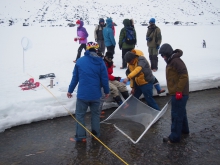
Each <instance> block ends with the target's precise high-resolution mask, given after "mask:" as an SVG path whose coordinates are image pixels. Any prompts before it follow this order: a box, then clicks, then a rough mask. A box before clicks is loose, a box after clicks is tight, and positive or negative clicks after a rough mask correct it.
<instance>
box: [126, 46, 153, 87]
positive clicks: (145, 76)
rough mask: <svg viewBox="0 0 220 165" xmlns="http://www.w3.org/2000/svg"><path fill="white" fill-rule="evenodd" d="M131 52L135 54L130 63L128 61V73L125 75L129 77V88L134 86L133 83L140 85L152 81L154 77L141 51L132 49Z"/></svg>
mask: <svg viewBox="0 0 220 165" xmlns="http://www.w3.org/2000/svg"><path fill="white" fill-rule="evenodd" d="M131 52H133V53H134V54H135V55H136V56H137V57H136V58H135V59H134V60H133V61H132V63H128V69H129V71H130V74H128V76H127V77H128V78H129V79H130V86H131V88H134V87H135V85H138V86H141V85H144V84H147V83H148V82H153V81H154V79H155V78H154V76H153V74H152V71H151V68H150V65H149V63H148V61H147V59H146V58H145V57H144V54H143V52H142V51H141V50H137V49H133V50H132V51H131Z"/></svg>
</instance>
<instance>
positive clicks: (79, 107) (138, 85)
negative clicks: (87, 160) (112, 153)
mask: <svg viewBox="0 0 220 165" xmlns="http://www.w3.org/2000/svg"><path fill="white" fill-rule="evenodd" d="M78 23H79V25H77V26H78V29H81V30H79V32H78V30H77V35H78V37H77V38H75V40H76V41H77V40H79V43H81V45H80V47H79V49H78V54H77V59H76V60H75V61H74V62H75V63H76V64H75V67H74V69H73V76H72V80H71V82H70V85H69V89H68V92H67V97H68V98H71V97H72V93H73V91H74V89H75V88H76V86H77V85H78V92H77V100H76V110H75V115H76V119H77V121H78V122H79V123H81V124H82V125H83V126H85V121H84V120H85V119H84V118H85V114H86V111H87V109H88V107H89V108H90V111H91V132H92V134H93V135H94V136H95V137H97V138H98V137H100V124H99V123H100V102H101V100H105V99H106V98H108V96H109V94H111V95H113V98H114V99H115V101H116V102H117V103H118V105H121V104H122V100H121V97H120V95H119V94H120V93H121V95H122V96H123V97H124V99H125V100H126V99H127V98H128V97H129V93H128V90H127V88H126V85H125V84H126V83H127V81H130V87H131V94H132V95H134V97H136V98H138V99H139V97H140V96H141V95H142V94H143V95H144V98H145V101H146V103H147V104H148V106H150V107H152V108H154V109H155V110H160V108H159V106H158V105H157V103H156V101H155V100H154V98H153V86H155V88H156V89H157V88H158V90H157V92H158V94H160V93H162V92H165V90H164V89H161V88H160V85H159V83H158V80H157V79H156V78H155V76H154V75H153V73H152V72H154V71H157V69H158V66H157V65H158V64H157V63H158V54H161V56H162V58H163V59H164V60H165V62H166V63H167V66H166V80H167V88H168V91H169V94H170V95H171V106H172V108H171V116H172V124H171V134H170V135H169V136H168V137H165V138H163V141H164V142H167V143H176V142H180V139H181V135H182V134H189V127H188V120H187V113H186V103H187V100H188V95H189V78H188V71H187V67H186V65H185V64H184V62H183V60H182V59H181V58H180V57H181V56H182V55H183V52H182V50H180V49H176V50H173V48H172V47H171V45H170V44H167V43H165V44H163V45H162V46H161V47H160V44H161V42H162V36H161V31H160V29H159V27H157V26H156V25H155V19H154V18H151V19H150V21H149V24H150V25H149V27H148V31H147V35H146V40H147V45H148V52H149V59H150V63H149V62H148V61H147V59H146V58H145V57H144V54H143V52H142V51H141V50H137V49H135V44H136V43H133V45H132V44H127V42H124V39H125V37H126V30H127V28H133V30H134V26H131V25H132V20H129V19H124V21H123V24H124V28H122V29H121V31H120V36H119V48H120V49H122V67H121V68H122V69H124V68H126V69H127V70H126V76H127V78H125V79H124V80H123V82H120V80H121V77H115V76H113V75H112V74H113V68H114V63H113V58H114V49H115V45H116V43H115V39H114V29H113V28H112V27H113V25H112V23H113V22H112V20H111V18H107V19H106V25H105V23H104V19H100V20H99V25H98V26H97V27H96V28H95V41H96V42H97V43H96V42H87V39H86V38H87V37H88V33H87V32H86V30H85V28H83V22H82V21H79V22H78ZM102 34H103V35H102ZM134 36H136V32H135V30H134ZM105 47H106V48H107V52H106V53H105ZM83 48H84V49H85V50H86V51H85V53H84V56H83V57H81V58H80V54H81V51H82V49H83ZM119 92H120V93H119ZM78 122H77V123H76V135H75V140H76V141H85V139H86V130H85V129H84V128H83V127H82V126H81V124H79V123H78Z"/></svg>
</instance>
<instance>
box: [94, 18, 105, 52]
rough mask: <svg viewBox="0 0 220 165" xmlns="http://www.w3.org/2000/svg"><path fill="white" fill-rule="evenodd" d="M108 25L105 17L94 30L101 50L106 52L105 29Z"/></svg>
mask: <svg viewBox="0 0 220 165" xmlns="http://www.w3.org/2000/svg"><path fill="white" fill-rule="evenodd" d="M105 26H106V24H105V21H104V19H103V18H100V19H99V25H97V26H96V28H95V31H94V37H95V41H96V42H97V43H98V44H99V50H100V51H101V52H102V54H105V42H104V37H103V29H104V27H105Z"/></svg>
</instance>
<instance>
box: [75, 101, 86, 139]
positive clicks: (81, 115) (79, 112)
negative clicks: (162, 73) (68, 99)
mask: <svg viewBox="0 0 220 165" xmlns="http://www.w3.org/2000/svg"><path fill="white" fill-rule="evenodd" d="M87 109H88V102H86V101H85V100H81V99H77V100H76V111H75V115H76V120H77V121H78V122H80V123H81V124H82V125H83V126H85V115H86V111H87ZM75 137H76V140H78V141H80V140H82V139H83V138H86V131H85V129H84V128H83V127H82V126H81V125H79V124H78V123H77V122H76V135H75Z"/></svg>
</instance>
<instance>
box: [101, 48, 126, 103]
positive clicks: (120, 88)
mask: <svg viewBox="0 0 220 165" xmlns="http://www.w3.org/2000/svg"><path fill="white" fill-rule="evenodd" d="M104 62H105V65H106V68H107V72H108V79H109V87H110V94H111V95H112V96H113V99H114V100H115V101H116V103H117V104H118V105H121V104H122V102H123V101H122V99H121V97H120V93H121V95H122V97H123V98H124V99H125V100H126V99H127V98H128V97H129V94H128V89H127V87H126V84H124V83H122V82H120V80H121V77H116V76H113V54H112V52H106V54H105V57H104Z"/></svg>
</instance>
